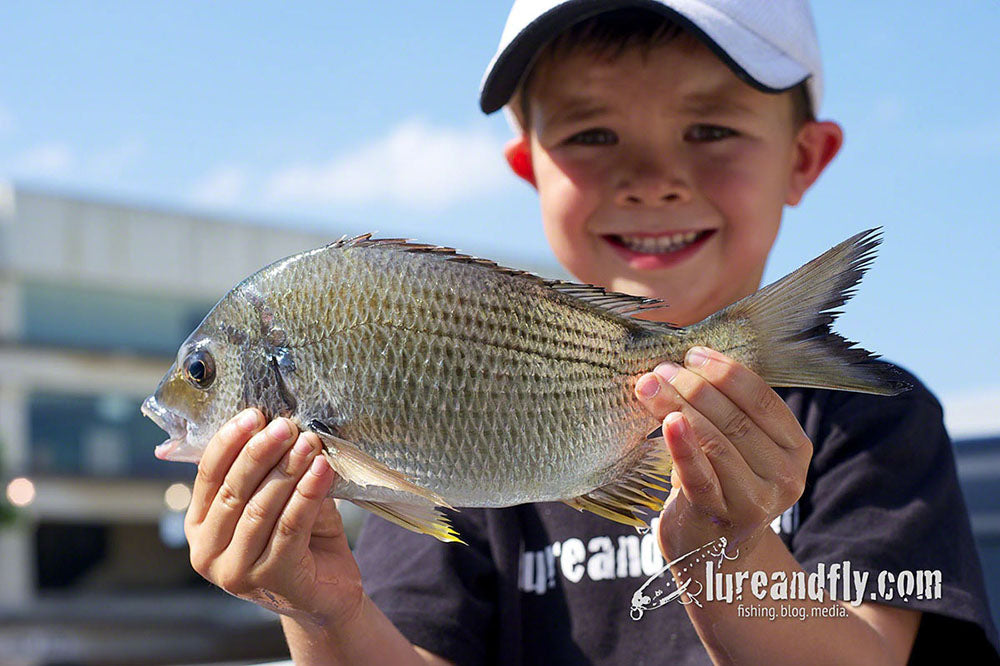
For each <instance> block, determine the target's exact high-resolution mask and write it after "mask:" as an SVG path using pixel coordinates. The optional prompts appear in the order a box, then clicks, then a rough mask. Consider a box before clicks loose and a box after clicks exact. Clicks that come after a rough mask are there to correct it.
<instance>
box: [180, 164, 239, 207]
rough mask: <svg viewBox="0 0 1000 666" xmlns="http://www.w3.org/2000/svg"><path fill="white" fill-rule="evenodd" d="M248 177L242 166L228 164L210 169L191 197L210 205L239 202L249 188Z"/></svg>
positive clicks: (227, 204) (225, 204)
mask: <svg viewBox="0 0 1000 666" xmlns="http://www.w3.org/2000/svg"><path fill="white" fill-rule="evenodd" d="M247 181H248V177H247V174H246V170H244V169H243V168H241V167H238V166H233V165H226V166H220V167H217V168H216V169H214V170H212V171H210V172H209V173H208V175H206V176H205V177H204V178H203V179H202V180H201V181H200V182H199V183H197V184H196V185H195V187H194V189H193V190H192V191H191V199H192V200H194V201H195V202H197V203H200V204H205V205H208V206H229V205H232V204H235V203H238V202H239V201H240V199H241V198H242V197H243V195H244V193H245V192H246V189H247Z"/></svg>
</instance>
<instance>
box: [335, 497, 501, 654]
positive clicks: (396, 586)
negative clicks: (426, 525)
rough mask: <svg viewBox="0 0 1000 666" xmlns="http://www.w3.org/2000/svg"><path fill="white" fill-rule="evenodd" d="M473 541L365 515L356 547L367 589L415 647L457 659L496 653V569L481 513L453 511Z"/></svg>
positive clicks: (456, 522) (466, 536) (459, 527)
mask: <svg viewBox="0 0 1000 666" xmlns="http://www.w3.org/2000/svg"><path fill="white" fill-rule="evenodd" d="M449 520H450V521H451V523H452V525H453V526H454V527H455V529H456V530H457V531H458V533H459V535H460V536H461V538H462V539H463V540H464V541H466V542H467V543H468V546H466V545H463V544H457V543H442V542H440V541H438V540H437V539H435V538H433V537H430V536H427V535H424V534H416V533H414V532H410V531H408V530H405V529H403V528H401V527H398V526H396V525H393V524H392V523H389V522H387V521H385V520H383V519H382V518H378V517H375V516H371V515H369V516H367V517H366V519H365V523H364V527H363V528H362V531H361V535H360V538H359V539H358V543H357V545H356V547H355V550H354V555H355V558H356V559H357V561H358V566H359V567H360V568H361V577H362V581H363V583H364V588H365V592H366V593H367V594H368V596H369V597H370V598H371V599H372V600H373V601H374V602H375V605H376V606H378V607H379V609H380V610H381V611H382V612H383V613H384V614H385V615H386V617H388V618H389V620H390V621H391V622H392V623H393V624H394V625H395V626H396V628H397V629H399V631H400V632H402V634H403V635H404V636H406V638H407V639H409V640H410V642H411V643H413V644H414V645H419V646H420V647H422V648H424V649H425V650H428V651H430V652H432V653H434V654H436V655H438V656H440V657H443V658H444V659H448V660H450V661H452V662H454V663H456V664H477V663H484V662H486V661H487V660H488V659H487V658H488V655H489V654H490V653H491V645H492V641H493V640H495V637H494V636H493V629H492V627H493V626H494V618H493V614H494V612H495V610H494V608H495V598H496V585H497V583H496V579H497V574H496V570H495V566H494V564H493V559H492V558H491V557H490V551H489V543H488V541H487V540H486V538H485V537H484V524H483V523H484V521H485V518H484V516H483V513H482V512H481V511H476V510H470V509H465V510H463V511H462V512H460V513H457V514H452V515H450V516H449Z"/></svg>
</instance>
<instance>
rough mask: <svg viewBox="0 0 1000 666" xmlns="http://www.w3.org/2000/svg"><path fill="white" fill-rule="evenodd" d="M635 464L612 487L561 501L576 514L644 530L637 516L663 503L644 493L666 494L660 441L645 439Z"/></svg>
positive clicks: (666, 459)
mask: <svg viewBox="0 0 1000 666" xmlns="http://www.w3.org/2000/svg"><path fill="white" fill-rule="evenodd" d="M642 447H643V449H642V450H641V451H640V452H639V454H638V456H637V458H638V460H637V462H636V464H633V465H632V466H630V467H629V468H627V469H628V471H627V472H626V473H625V475H624V476H622V477H621V478H619V479H616V480H615V481H613V482H612V483H609V484H606V485H603V486H600V487H599V488H595V489H594V490H591V491H590V492H589V493H586V494H583V495H580V496H579V497H573V498H572V499H568V500H563V502H564V503H566V504H568V505H569V506H571V507H573V508H574V509H576V510H577V511H583V510H587V511H590V512H591V513H596V514H597V515H599V516H603V517H604V518H607V519H609V520H613V521H615V522H617V523H623V524H625V525H632V526H633V527H646V521H644V520H643V519H642V518H640V515H642V514H645V513H647V510H652V511H655V512H657V513H659V512H660V511H661V510H662V509H663V501H664V500H663V499H662V498H661V497H659V496H657V495H651V494H649V493H648V492H646V491H648V490H651V489H652V490H660V491H664V492H666V491H667V490H669V489H668V488H667V487H666V486H665V485H661V484H666V483H669V478H670V469H671V460H670V454H669V453H668V452H667V447H666V444H664V442H663V438H662V437H655V438H651V439H647V440H645V441H644V442H643V444H642Z"/></svg>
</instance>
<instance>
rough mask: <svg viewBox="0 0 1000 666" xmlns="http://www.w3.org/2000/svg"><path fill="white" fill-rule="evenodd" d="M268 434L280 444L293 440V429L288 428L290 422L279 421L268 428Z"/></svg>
mask: <svg viewBox="0 0 1000 666" xmlns="http://www.w3.org/2000/svg"><path fill="white" fill-rule="evenodd" d="M267 434H268V435H270V436H271V437H273V438H274V439H276V440H278V441H279V442H287V441H288V440H290V439H291V438H292V429H291V428H289V427H288V421H286V420H285V419H277V420H275V421H273V422H272V423H271V425H269V426H267Z"/></svg>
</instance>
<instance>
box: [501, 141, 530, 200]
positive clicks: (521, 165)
mask: <svg viewBox="0 0 1000 666" xmlns="http://www.w3.org/2000/svg"><path fill="white" fill-rule="evenodd" d="M503 156H504V157H506V158H507V164H509V165H510V168H511V171H513V172H514V173H516V174H517V175H518V176H520V177H521V178H523V179H524V180H526V181H527V182H528V183H530V184H531V186H532V187H535V169H534V167H533V166H532V165H531V146H530V145H529V139H528V135H527V134H525V133H524V132H522V133H521V135H520V136H518V137H516V138H513V139H511V140H510V141H508V142H507V145H506V146H504V148H503Z"/></svg>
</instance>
